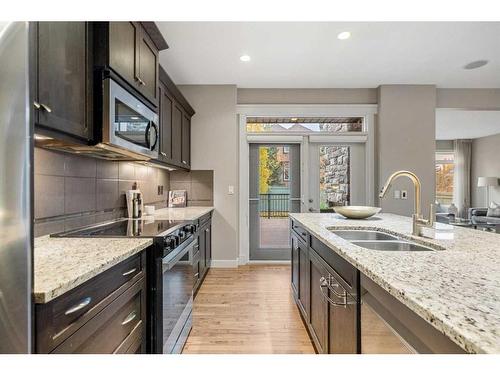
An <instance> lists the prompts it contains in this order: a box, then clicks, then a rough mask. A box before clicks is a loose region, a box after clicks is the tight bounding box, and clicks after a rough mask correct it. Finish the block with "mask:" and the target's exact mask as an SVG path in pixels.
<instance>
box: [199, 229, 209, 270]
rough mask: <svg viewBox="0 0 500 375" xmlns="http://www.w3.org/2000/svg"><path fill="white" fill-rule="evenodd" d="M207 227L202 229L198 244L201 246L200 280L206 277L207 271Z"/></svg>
mask: <svg viewBox="0 0 500 375" xmlns="http://www.w3.org/2000/svg"><path fill="white" fill-rule="evenodd" d="M206 229H207V228H206V227H202V228H201V230H200V237H199V239H198V243H199V246H200V278H202V277H203V276H204V275H205V271H206V266H205V264H206V253H207V231H206Z"/></svg>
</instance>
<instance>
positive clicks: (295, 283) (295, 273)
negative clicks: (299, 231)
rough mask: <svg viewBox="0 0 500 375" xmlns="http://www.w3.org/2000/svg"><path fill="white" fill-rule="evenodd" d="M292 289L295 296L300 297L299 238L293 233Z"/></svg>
mask: <svg viewBox="0 0 500 375" xmlns="http://www.w3.org/2000/svg"><path fill="white" fill-rule="evenodd" d="M291 243H292V254H291V259H292V291H293V293H294V294H295V297H296V298H297V299H298V297H299V240H298V239H297V236H295V235H293V234H292V238H291Z"/></svg>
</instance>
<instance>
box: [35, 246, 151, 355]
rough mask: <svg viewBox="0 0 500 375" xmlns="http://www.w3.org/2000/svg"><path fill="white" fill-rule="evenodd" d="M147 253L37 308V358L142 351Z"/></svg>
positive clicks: (144, 330)
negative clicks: (50, 355)
mask: <svg viewBox="0 0 500 375" xmlns="http://www.w3.org/2000/svg"><path fill="white" fill-rule="evenodd" d="M145 265H146V251H143V252H141V253H140V254H137V255H134V256H132V257H130V258H129V259H127V260H124V261H123V262H121V263H119V264H118V265H116V266H114V267H112V268H111V269H109V270H107V271H105V272H103V273H101V274H99V275H98V276H96V277H94V278H92V279H90V280H88V281H87V282H85V283H84V284H82V285H80V286H79V287H77V288H75V289H73V290H71V291H69V292H67V293H65V294H63V295H62V296H60V297H58V298H56V299H54V300H53V301H50V302H48V303H46V304H37V305H35V324H36V338H35V341H36V352H37V353H108V354H110V353H131V352H136V351H139V352H142V351H143V349H144V347H145V346H144V343H145V339H146V328H145V327H146V293H147V289H146V267H145Z"/></svg>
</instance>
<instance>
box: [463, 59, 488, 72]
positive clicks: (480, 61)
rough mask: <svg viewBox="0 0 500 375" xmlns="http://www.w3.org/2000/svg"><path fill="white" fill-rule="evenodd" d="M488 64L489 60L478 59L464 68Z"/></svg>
mask: <svg viewBox="0 0 500 375" xmlns="http://www.w3.org/2000/svg"><path fill="white" fill-rule="evenodd" d="M486 64H488V60H476V61H472V62H470V63H468V64H467V65H465V66H464V69H466V70H472V69H477V68H481V67H483V66H485V65H486Z"/></svg>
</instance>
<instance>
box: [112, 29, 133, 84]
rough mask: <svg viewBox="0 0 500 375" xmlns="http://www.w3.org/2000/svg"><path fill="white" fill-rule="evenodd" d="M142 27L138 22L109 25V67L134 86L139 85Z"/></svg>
mask: <svg viewBox="0 0 500 375" xmlns="http://www.w3.org/2000/svg"><path fill="white" fill-rule="evenodd" d="M139 34H140V25H139V24H137V23H136V22H110V23H109V65H110V67H111V68H113V70H114V71H115V72H116V73H118V74H119V75H120V76H121V77H122V78H123V79H125V80H126V81H128V82H129V83H130V84H131V85H132V86H134V87H136V86H137V84H138V80H137V75H138V73H139V72H138V71H136V66H137V59H138V48H137V44H138V39H139V38H138V37H139Z"/></svg>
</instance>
